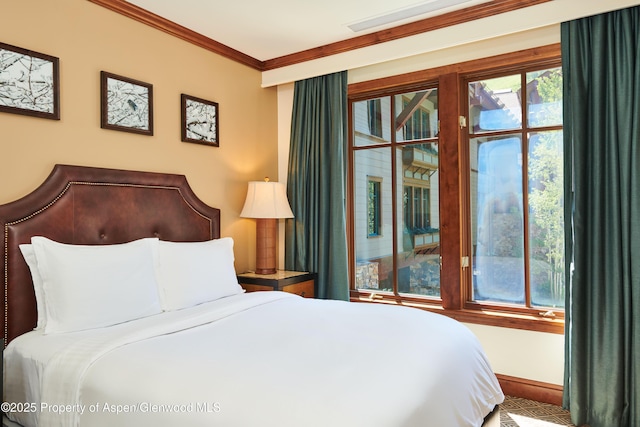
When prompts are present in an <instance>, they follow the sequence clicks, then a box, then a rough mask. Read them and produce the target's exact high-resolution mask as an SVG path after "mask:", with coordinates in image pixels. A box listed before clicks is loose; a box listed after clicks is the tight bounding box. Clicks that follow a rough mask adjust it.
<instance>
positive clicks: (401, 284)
mask: <svg viewBox="0 0 640 427" xmlns="http://www.w3.org/2000/svg"><path fill="white" fill-rule="evenodd" d="M559 50H560V49H559V46H558V45H553V46H547V47H541V48H536V49H532V50H531V51H523V52H517V53H514V54H509V55H502V56H501V57H499V58H498V59H496V58H491V60H489V61H485V60H478V61H470V62H468V63H462V64H456V66H455V67H443V68H441V69H433V70H425V71H423V72H420V73H411V74H408V75H404V76H394V77H392V78H389V79H382V80H381V81H378V82H366V84H362V85H361V86H359V85H358V84H356V85H350V87H349V107H350V108H349V114H350V117H349V119H350V123H351V127H350V128H351V135H350V146H349V183H350V184H349V186H350V193H349V200H348V202H349V215H350V224H351V226H350V231H349V239H350V248H351V249H350V254H351V259H350V266H351V282H352V283H351V297H352V300H355V301H380V302H386V303H394V304H409V305H412V306H416V307H420V308H423V309H427V310H435V311H438V312H443V313H445V314H449V315H451V316H454V317H455V318H457V319H459V320H463V321H469V322H476V323H483V324H490V325H499V326H512V327H517V328H523V329H532V330H540V331H547V332H556V333H562V332H563V331H564V324H563V323H564V310H563V305H564V259H563V254H564V241H563V237H564V224H563V194H562V191H563V177H562V165H563V160H562V72H561V68H560V51H559ZM454 68H455V69H456V72H451V70H452V69H454ZM376 83H377V84H379V86H378V87H377V86H376ZM374 113H375V114H374ZM373 117H375V119H376V120H375V125H374V124H373V121H372V118H373ZM374 129H376V133H375V135H374V132H373V130H374ZM372 136H375V137H372ZM373 177H375V179H373ZM373 236H375V238H374V239H372V238H370V237H373ZM505 319H508V322H506V323H505Z"/></svg>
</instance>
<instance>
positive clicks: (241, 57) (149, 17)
mask: <svg viewBox="0 0 640 427" xmlns="http://www.w3.org/2000/svg"><path fill="white" fill-rule="evenodd" d="M89 1H90V2H91V3H95V4H97V5H99V6H102V7H105V8H107V9H109V10H112V11H114V12H117V13H119V14H121V15H124V16H126V17H128V18H131V19H134V20H136V21H138V22H141V23H143V24H146V25H149V26H150V27H153V28H155V29H158V30H160V31H163V32H165V33H167V34H170V35H172V36H175V37H177V38H179V39H182V40H184V41H187V42H189V43H192V44H194V45H196V46H200V47H201V48H204V49H207V50H209V51H211V52H214V53H217V54H218V55H221V56H224V57H225V58H229V59H231V60H233V61H236V62H239V63H241V64H244V65H247V66H249V67H251V68H254V69H256V70H258V71H263V69H264V62H262V61H260V60H258V59H256V58H254V57H252V56H249V55H247V54H244V53H242V52H240V51H238V50H235V49H233V48H231V47H229V46H227V45H224V44H222V43H220V42H217V41H215V40H213V39H210V38H209V37H205V36H203V35H202V34H200V33H196V32H195V31H193V30H190V29H188V28H186V27H183V26H182V25H179V24H176V23H175V22H173V21H170V20H168V19H166V18H163V17H162V16H159V15H156V14H155V13H152V12H149V11H148V10H146V9H142V8H141V7H139V6H136V5H134V4H132V3H129V2H126V1H124V0H89Z"/></svg>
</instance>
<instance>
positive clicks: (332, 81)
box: [285, 71, 349, 300]
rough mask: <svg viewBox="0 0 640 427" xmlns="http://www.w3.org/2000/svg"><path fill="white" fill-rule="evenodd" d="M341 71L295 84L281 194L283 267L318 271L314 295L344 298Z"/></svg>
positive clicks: (344, 121)
mask: <svg viewBox="0 0 640 427" xmlns="http://www.w3.org/2000/svg"><path fill="white" fill-rule="evenodd" d="M346 141H347V72H346V71H343V72H340V73H334V74H329V75H325V76H320V77H314V78H311V79H307V80H302V81H298V82H296V83H295V87H294V95H293V113H292V119H291V145H290V151H289V172H288V175H287V195H288V197H289V202H290V203H291V209H292V210H293V215H294V218H293V219H290V220H287V222H286V232H285V236H286V244H285V266H286V269H287V270H295V271H311V272H315V273H317V275H318V279H317V282H316V296H317V297H319V298H329V299H341V300H348V298H349V285H348V272H347V237H346V213H345V202H346V201H345V191H346V186H345V175H346V174H345V164H346V163H345V150H346Z"/></svg>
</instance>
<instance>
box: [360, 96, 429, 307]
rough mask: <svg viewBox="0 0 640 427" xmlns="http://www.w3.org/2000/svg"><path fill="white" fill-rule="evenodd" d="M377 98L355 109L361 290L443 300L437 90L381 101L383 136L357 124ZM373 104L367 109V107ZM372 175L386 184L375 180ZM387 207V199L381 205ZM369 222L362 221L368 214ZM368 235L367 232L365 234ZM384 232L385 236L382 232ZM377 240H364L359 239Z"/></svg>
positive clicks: (379, 101)
mask: <svg viewBox="0 0 640 427" xmlns="http://www.w3.org/2000/svg"><path fill="white" fill-rule="evenodd" d="M371 101H372V100H363V101H359V102H354V103H353V104H352V115H351V117H352V123H354V126H353V128H354V135H353V139H352V142H353V144H352V147H353V151H352V156H353V169H352V178H353V181H352V182H354V183H359V182H362V181H363V177H368V178H367V183H368V184H367V188H366V191H365V189H361V188H360V187H359V186H358V184H356V185H355V186H354V188H353V193H354V198H355V203H354V204H353V214H354V217H355V220H354V236H353V237H354V241H355V257H356V261H355V270H356V273H355V276H356V278H355V281H356V284H355V287H356V289H363V290H376V291H381V292H388V293H390V294H409V295H421V296H428V297H438V296H439V295H440V255H439V248H440V233H439V229H438V218H439V205H438V204H439V199H438V163H439V160H438V159H439V154H438V136H437V135H436V134H435V132H433V129H437V117H438V90H437V88H435V87H426V88H424V89H422V90H419V91H413V92H401V93H394V94H390V95H388V96H385V97H381V98H376V99H375V101H376V104H377V105H379V106H380V111H381V115H380V119H381V127H382V129H381V132H380V134H381V135H384V136H386V137H387V139H386V140H383V141H380V140H379V139H376V140H372V139H371V138H370V135H369V132H367V129H364V128H361V127H359V126H358V123H363V122H364V120H363V117H362V116H363V115H364V114H365V112H366V114H368V117H369V118H370V117H371V113H370V112H371V108H370V107H371V105H372V102H371ZM365 106H366V108H365ZM371 175H376V176H377V177H379V178H376V180H373V179H372V178H371ZM381 201H383V202H382V203H381ZM365 206H366V221H362V220H363V219H364V215H365V212H364V211H365V209H364V207H365ZM364 227H366V232H365V231H364V230H362V231H360V230H361V229H362V228H364ZM381 230H382V231H381ZM362 235H366V236H367V237H372V236H376V239H363V238H361V237H360V236H362Z"/></svg>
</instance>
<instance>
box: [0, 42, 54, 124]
mask: <svg viewBox="0 0 640 427" xmlns="http://www.w3.org/2000/svg"><path fill="white" fill-rule="evenodd" d="M0 112H5V113H13V114H22V115H26V116H34V117H40V118H44V119H51V120H60V60H59V58H57V57H55V56H51V55H46V54H44V53H40V52H34V51H32V50H28V49H23V48H21V47H17V46H12V45H10V44H6V43H0Z"/></svg>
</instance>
